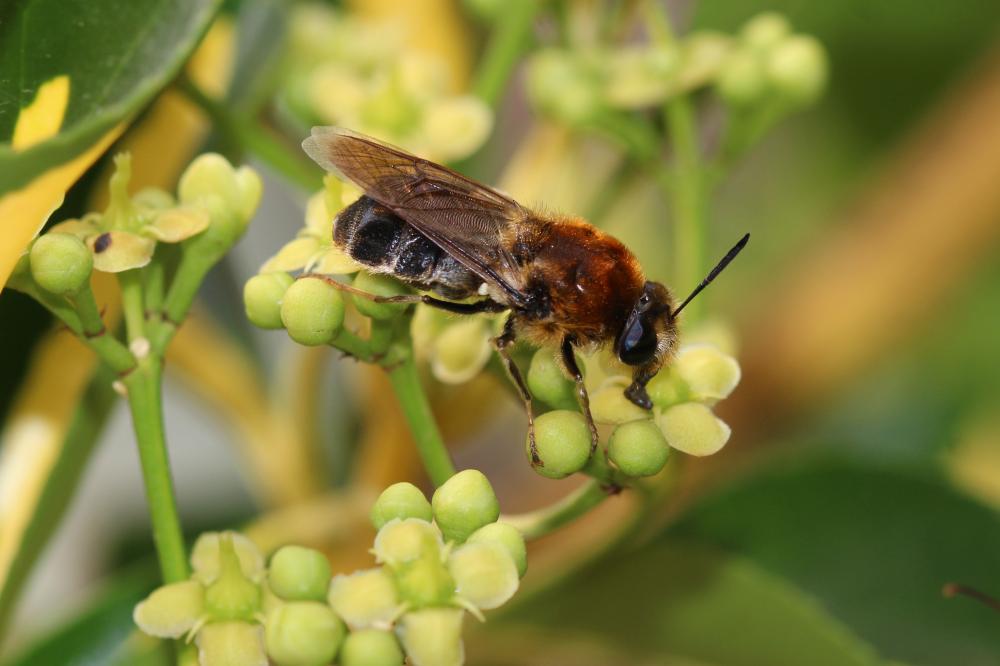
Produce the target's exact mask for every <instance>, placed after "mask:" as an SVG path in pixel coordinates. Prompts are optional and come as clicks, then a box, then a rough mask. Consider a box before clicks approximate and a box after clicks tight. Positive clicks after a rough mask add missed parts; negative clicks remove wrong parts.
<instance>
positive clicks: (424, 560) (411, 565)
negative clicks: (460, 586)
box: [394, 552, 455, 608]
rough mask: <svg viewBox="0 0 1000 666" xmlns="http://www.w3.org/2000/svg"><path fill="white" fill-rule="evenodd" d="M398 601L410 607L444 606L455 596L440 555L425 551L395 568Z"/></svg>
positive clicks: (451, 581)
mask: <svg viewBox="0 0 1000 666" xmlns="http://www.w3.org/2000/svg"><path fill="white" fill-rule="evenodd" d="M394 573H395V578H396V589H397V590H399V598H400V600H401V601H402V602H403V603H405V604H408V605H409V606H410V607H411V608H425V607H428V606H441V605H443V604H447V603H448V602H449V601H451V599H452V598H453V597H454V596H455V580H454V578H452V576H451V573H449V571H448V568H447V567H446V566H445V565H444V562H442V561H441V555H440V553H435V552H428V553H424V554H423V555H422V556H421V557H419V558H417V559H415V560H410V561H408V562H405V563H402V564H397V565H396V566H395V567H394Z"/></svg>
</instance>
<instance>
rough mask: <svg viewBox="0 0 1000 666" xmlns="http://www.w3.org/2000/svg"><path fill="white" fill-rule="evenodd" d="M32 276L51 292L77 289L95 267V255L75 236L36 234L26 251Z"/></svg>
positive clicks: (61, 293) (72, 292) (64, 292)
mask: <svg viewBox="0 0 1000 666" xmlns="http://www.w3.org/2000/svg"><path fill="white" fill-rule="evenodd" d="M29 262H30V266H31V276H32V277H33V278H34V280H35V282H36V283H37V284H38V286H39V287H41V288H42V289H44V290H45V291H48V292H51V293H53V294H60V295H70V294H75V293H76V292H78V291H80V289H82V288H83V286H84V285H85V284H87V281H88V280H90V274H91V272H92V271H93V270H94V255H92V254H91V253H90V250H88V249H87V246H86V245H84V244H83V241H81V240H80V239H79V238H77V237H76V236H71V235H69V234H59V233H48V234H45V235H43V236H39V237H38V239H37V240H36V241H35V242H34V244H32V246H31V252H30V254H29Z"/></svg>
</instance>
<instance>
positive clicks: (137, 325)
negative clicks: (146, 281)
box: [118, 269, 146, 342]
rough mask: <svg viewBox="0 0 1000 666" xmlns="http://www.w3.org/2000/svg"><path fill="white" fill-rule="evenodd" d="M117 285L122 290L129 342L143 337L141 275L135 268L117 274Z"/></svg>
mask: <svg viewBox="0 0 1000 666" xmlns="http://www.w3.org/2000/svg"><path fill="white" fill-rule="evenodd" d="M118 285H119V287H120V288H121V292H122V312H123V313H124V314H125V331H126V333H127V334H128V340H129V342H131V341H132V340H135V339H136V338H141V337H145V333H146V306H145V298H144V297H143V294H142V276H141V275H140V273H139V271H138V270H136V269H133V270H129V271H122V272H121V273H119V274H118Z"/></svg>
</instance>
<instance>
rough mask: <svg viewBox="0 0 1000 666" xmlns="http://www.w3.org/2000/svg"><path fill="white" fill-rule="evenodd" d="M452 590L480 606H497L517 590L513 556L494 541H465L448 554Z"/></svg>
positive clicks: (486, 607) (481, 607) (487, 607)
mask: <svg viewBox="0 0 1000 666" xmlns="http://www.w3.org/2000/svg"><path fill="white" fill-rule="evenodd" d="M448 571H449V572H450V573H451V576H452V578H454V579H455V593H456V594H458V596H459V597H461V598H462V599H463V600H465V601H467V602H469V603H471V604H472V605H473V606H475V607H476V608H479V609H481V610H490V609H491V608H498V607H500V606H502V605H503V604H505V603H506V602H507V601H508V600H509V599H510V598H511V597H512V596H514V593H515V592H517V586H518V579H519V576H518V573H517V565H516V564H515V563H514V559H513V558H512V557H511V556H510V554H509V553H508V552H507V549H506V548H504V547H503V546H502V545H500V544H498V543H466V544H465V545H464V546H461V547H460V548H458V549H456V550H455V552H453V553H452V554H451V557H449V558H448Z"/></svg>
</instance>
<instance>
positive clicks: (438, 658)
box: [396, 608, 465, 666]
mask: <svg viewBox="0 0 1000 666" xmlns="http://www.w3.org/2000/svg"><path fill="white" fill-rule="evenodd" d="M464 614H465V613H464V611H462V609H460V608H424V609H421V610H418V611H414V612H412V613H407V614H406V615H404V616H403V617H402V620H401V621H400V622H399V624H398V625H397V627H396V633H397V635H398V636H399V640H400V641H401V642H402V643H403V649H404V650H405V651H406V656H407V657H409V659H410V662H412V664H413V666H461V664H462V663H463V662H464V661H465V648H464V646H463V645H462V619H463V616H464Z"/></svg>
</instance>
